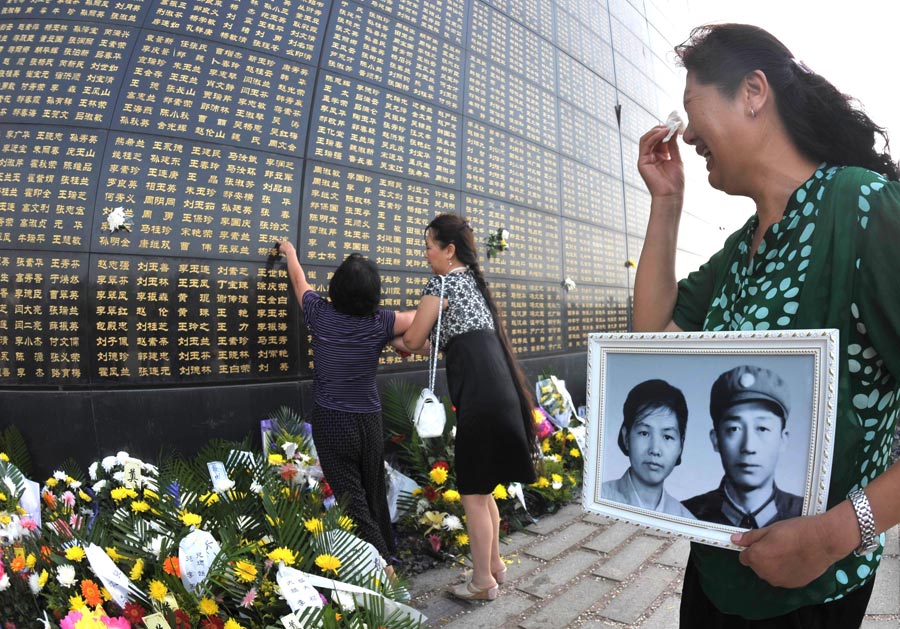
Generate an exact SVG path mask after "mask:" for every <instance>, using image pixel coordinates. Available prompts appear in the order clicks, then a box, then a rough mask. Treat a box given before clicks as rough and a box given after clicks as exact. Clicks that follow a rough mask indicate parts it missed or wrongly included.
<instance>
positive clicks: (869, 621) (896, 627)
mask: <svg viewBox="0 0 900 629" xmlns="http://www.w3.org/2000/svg"><path fill="white" fill-rule="evenodd" d="M859 629H900V620H892V619H876V618H869V617H867V618H865V619H864V620H863V623H862V624H861V625H860V626H859Z"/></svg>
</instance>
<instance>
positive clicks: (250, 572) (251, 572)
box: [234, 560, 256, 583]
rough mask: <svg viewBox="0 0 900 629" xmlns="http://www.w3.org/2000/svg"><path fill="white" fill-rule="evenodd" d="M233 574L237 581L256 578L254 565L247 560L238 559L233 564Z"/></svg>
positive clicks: (245, 581) (246, 581) (249, 580)
mask: <svg viewBox="0 0 900 629" xmlns="http://www.w3.org/2000/svg"><path fill="white" fill-rule="evenodd" d="M234 576H235V577H237V580H238V581H243V582H244V583H250V582H251V581H253V580H254V579H256V566H254V565H253V564H252V563H250V562H249V561H243V560H238V561H236V562H235V564H234Z"/></svg>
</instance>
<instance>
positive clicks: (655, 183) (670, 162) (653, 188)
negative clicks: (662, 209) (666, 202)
mask: <svg viewBox="0 0 900 629" xmlns="http://www.w3.org/2000/svg"><path fill="white" fill-rule="evenodd" d="M666 133H668V127H666V126H665V125H658V126H655V127H653V128H652V129H650V130H649V131H648V132H647V133H645V134H644V135H643V136H642V137H641V141H640V144H639V147H638V164H637V166H638V172H639V173H640V174H641V178H642V179H643V180H644V183H645V184H646V186H647V190H649V191H650V195H651V196H652V197H654V198H664V197H678V198H679V199H680V198H683V197H684V163H683V162H682V161H681V152H680V150H679V148H678V134H677V133H676V134H675V135H673V136H672V138H671V139H670V140H669V141H668V142H663V141H662V139H663V138H664V137H666Z"/></svg>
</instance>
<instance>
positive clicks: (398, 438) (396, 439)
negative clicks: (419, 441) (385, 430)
mask: <svg viewBox="0 0 900 629" xmlns="http://www.w3.org/2000/svg"><path fill="white" fill-rule="evenodd" d="M391 441H393V442H394V443H403V442H404V441H406V435H394V436H393V437H391Z"/></svg>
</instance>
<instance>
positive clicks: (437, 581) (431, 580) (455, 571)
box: [409, 566, 463, 599]
mask: <svg viewBox="0 0 900 629" xmlns="http://www.w3.org/2000/svg"><path fill="white" fill-rule="evenodd" d="M462 570H463V569H462V567H461V566H441V567H440V568H432V569H431V570H426V571H425V572H423V573H422V574H417V575H415V576H413V577H412V578H410V579H409V594H410V596H411V597H412V598H413V599H416V598H418V597H420V596H422V595H428V594H430V593H431V592H434V591H437V590H446V589H447V586H449V585H450V584H452V583H456V582H458V581H459V576H460V575H461V574H462Z"/></svg>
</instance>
